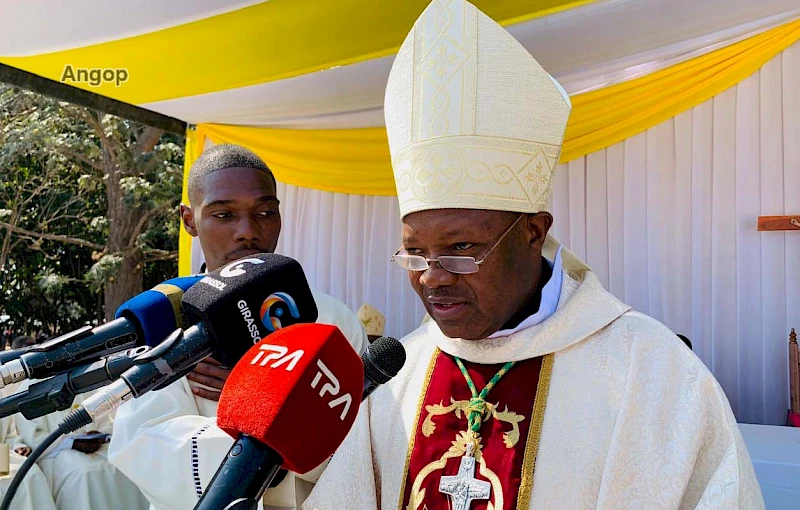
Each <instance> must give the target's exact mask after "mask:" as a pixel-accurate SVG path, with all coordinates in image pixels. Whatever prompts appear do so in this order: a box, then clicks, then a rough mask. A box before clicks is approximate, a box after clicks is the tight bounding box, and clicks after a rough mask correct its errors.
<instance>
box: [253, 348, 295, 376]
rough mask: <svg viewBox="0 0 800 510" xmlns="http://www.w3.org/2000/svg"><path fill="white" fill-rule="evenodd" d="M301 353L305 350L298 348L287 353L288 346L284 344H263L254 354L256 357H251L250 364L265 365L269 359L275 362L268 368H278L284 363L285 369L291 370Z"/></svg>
mask: <svg viewBox="0 0 800 510" xmlns="http://www.w3.org/2000/svg"><path fill="white" fill-rule="evenodd" d="M303 354H305V352H304V351H303V350H302V349H298V350H296V351H294V352H293V353H291V354H289V348H288V347H286V346H283V345H270V344H263V345H262V346H261V347H259V348H258V354H256V357H255V358H253V361H251V362H250V364H251V365H255V364H256V363H258V364H259V365H260V366H262V367H265V366H267V365H268V364H269V362H270V361H272V360H275V363H273V364H272V365H270V366H269V367H270V368H278V367H280V366H283V365H286V371H287V372H291V371H292V370H294V367H295V366H297V362H298V361H300V358H302V357H303Z"/></svg>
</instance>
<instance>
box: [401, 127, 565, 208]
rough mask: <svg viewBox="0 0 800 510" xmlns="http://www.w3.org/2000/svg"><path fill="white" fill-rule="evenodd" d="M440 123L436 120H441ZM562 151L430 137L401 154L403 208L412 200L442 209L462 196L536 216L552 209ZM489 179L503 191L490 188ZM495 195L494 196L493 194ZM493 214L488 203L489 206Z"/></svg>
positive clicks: (508, 141) (503, 140)
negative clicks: (517, 206) (515, 205)
mask: <svg viewBox="0 0 800 510" xmlns="http://www.w3.org/2000/svg"><path fill="white" fill-rule="evenodd" d="M437 119H438V117H437ZM557 160H558V151H554V150H553V149H552V148H551V147H548V146H547V145H546V144H537V143H535V142H526V141H521V140H517V139H512V138H499V137H498V138H487V137H475V136H452V137H439V138H435V137H429V139H428V140H426V141H423V142H419V143H416V144H413V145H412V146H410V147H408V148H406V149H403V150H401V151H398V153H397V154H396V155H395V157H394V158H393V161H392V164H393V166H394V168H395V173H396V176H397V181H398V190H400V191H402V192H404V193H405V192H406V191H408V188H409V184H410V187H411V190H410V191H411V194H410V196H408V197H407V198H403V197H401V204H400V205H401V207H402V206H403V204H404V203H406V202H407V201H409V200H417V201H419V202H423V203H439V202H442V201H447V200H451V199H452V198H454V197H456V196H461V197H462V199H464V200H469V201H472V197H476V198H477V199H478V200H481V201H486V200H489V201H494V200H501V201H505V202H520V203H522V204H526V203H527V204H529V205H531V206H532V207H534V208H535V209H537V210H546V209H547V207H548V206H549V201H550V193H551V189H552V188H551V181H552V175H553V171H554V168H555V165H556V164H557ZM489 178H491V179H492V180H493V181H494V183H495V184H497V185H499V186H501V187H502V188H500V189H501V190H502V193H503V194H502V195H498V194H497V192H498V189H497V187H496V186H490V187H487V186H485V185H484V184H483V183H486V182H487V181H488V179H489ZM489 190H492V192H489ZM485 205H487V207H486V208H491V207H489V205H491V204H490V203H487V204H485Z"/></svg>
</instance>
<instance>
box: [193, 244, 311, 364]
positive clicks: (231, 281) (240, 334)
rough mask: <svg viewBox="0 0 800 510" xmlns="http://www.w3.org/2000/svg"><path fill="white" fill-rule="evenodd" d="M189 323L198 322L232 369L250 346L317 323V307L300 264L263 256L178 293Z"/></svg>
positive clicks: (235, 264) (217, 354)
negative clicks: (290, 328)
mask: <svg viewBox="0 0 800 510" xmlns="http://www.w3.org/2000/svg"><path fill="white" fill-rule="evenodd" d="M182 305H183V311H184V314H185V318H186V320H187V321H190V322H191V323H192V324H196V323H198V322H203V324H204V325H205V329H206V332H207V333H208V334H209V338H210V340H211V344H212V348H213V350H214V353H213V356H214V358H216V359H217V360H218V361H219V362H220V363H222V364H223V365H225V366H228V367H232V366H234V365H235V364H236V362H237V361H239V359H241V357H242V356H243V355H244V353H245V352H247V350H248V349H250V347H252V346H253V344H254V343H256V342H258V341H259V340H261V339H262V338H264V337H265V336H267V335H269V334H270V333H273V332H274V331H277V330H279V329H281V328H285V327H287V326H290V325H292V324H297V323H310V322H314V321H316V320H317V305H316V303H315V302H314V296H313V295H312V294H311V289H310V288H309V286H308V281H307V280H306V276H305V273H303V268H302V267H300V264H299V263H298V262H297V261H296V260H294V259H291V258H289V257H284V256H282V255H275V254H273V253H264V254H258V255H252V256H249V257H247V258H244V259H240V260H237V261H235V262H231V263H230V264H228V265H226V266H224V267H222V268H220V269H217V270H216V271H214V272H211V273H209V274H208V275H206V277H205V278H203V279H202V280H200V281H199V282H198V283H197V285H195V286H193V287H192V288H191V289H189V290H188V291H186V293H185V294H184V295H183V301H182Z"/></svg>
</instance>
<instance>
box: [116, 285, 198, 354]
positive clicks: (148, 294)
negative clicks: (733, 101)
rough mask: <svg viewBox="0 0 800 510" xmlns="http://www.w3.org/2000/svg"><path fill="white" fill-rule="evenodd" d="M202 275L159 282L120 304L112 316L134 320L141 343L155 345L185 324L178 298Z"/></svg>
mask: <svg viewBox="0 0 800 510" xmlns="http://www.w3.org/2000/svg"><path fill="white" fill-rule="evenodd" d="M202 278H203V275H194V276H184V277H180V278H172V279H171V280H167V281H165V282H163V283H160V284H158V285H156V286H155V287H153V288H152V289H150V290H146V291H144V292H142V293H141V294H139V295H137V296H134V297H132V298H131V299H129V300H128V301H126V302H125V303H123V304H122V305H121V306H120V307H119V308H118V309H117V312H116V314H115V316H114V318H115V319H119V318H120V317H125V318H127V319H130V320H133V321H135V322H136V323H137V325H138V327H139V329H140V331H139V332H140V333H141V334H142V335H143V336H144V344H145V345H148V346H150V347H155V346H156V345H158V344H160V343H161V342H163V341H164V339H165V338H167V337H168V336H169V335H170V334H171V333H172V332H173V331H175V330H176V329H177V328H180V327H183V326H184V324H183V312H182V311H181V298H182V297H183V294H184V292H186V290H188V289H189V288H190V287H191V286H192V285H194V284H195V283H197V282H198V281H200V280H201V279H202Z"/></svg>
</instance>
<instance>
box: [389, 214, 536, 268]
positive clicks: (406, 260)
mask: <svg viewBox="0 0 800 510" xmlns="http://www.w3.org/2000/svg"><path fill="white" fill-rule="evenodd" d="M523 216H525V215H524V214H521V215H520V216H519V218H517V219H516V221H514V223H512V224H511V226H510V227H508V228H507V229H506V231H505V232H503V235H501V236H500V239H498V240H497V242H496V243H494V246H492V247H491V248H489V251H487V252H486V255H484V256H483V258H482V259H481V260H475V257H464V256H459V255H442V256H441V257H439V258H435V259H426V258H425V257H422V256H420V255H409V254H407V253H403V254H401V253H400V252H401V251H403V248H402V247H400V249H399V250H397V252H396V253H395V254H394V255H392V258H391V261H392V262H394V263H395V264H397V265H398V266H400V267H402V268H403V269H405V270H406V271H416V272H419V271H427V270H428V268H429V267H430V263H432V262H438V263H439V267H441V268H442V269H444V270H445V271H449V272H451V273H454V274H473V273H477V272H478V269H479V268H480V265H481V264H483V261H485V260H486V257H488V256H489V254H490V253H492V251H493V250H494V249H495V248H497V246H498V245H500V242H501V241H502V240H503V239H505V237H506V236H507V235H508V233H509V232H511V229H513V228H514V227H515V226H516V224H517V223H519V220H521V219H522V217H523Z"/></svg>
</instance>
